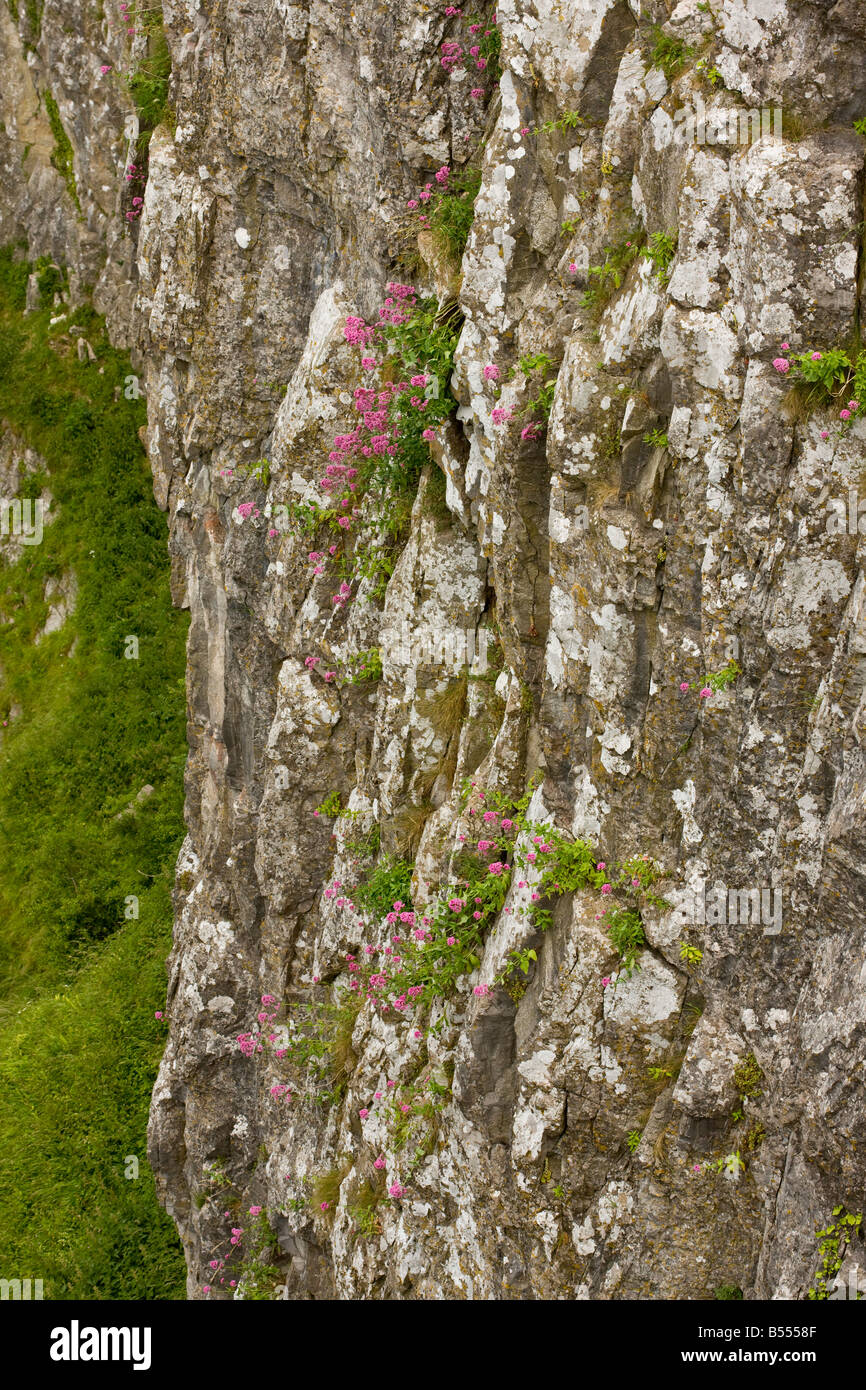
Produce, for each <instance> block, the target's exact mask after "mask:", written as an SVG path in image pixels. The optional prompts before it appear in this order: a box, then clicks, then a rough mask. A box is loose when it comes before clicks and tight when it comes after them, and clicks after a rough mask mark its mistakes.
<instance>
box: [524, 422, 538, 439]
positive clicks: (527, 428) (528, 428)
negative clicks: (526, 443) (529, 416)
mask: <svg viewBox="0 0 866 1390" xmlns="http://www.w3.org/2000/svg"><path fill="white" fill-rule="evenodd" d="M520 438H521V439H537V438H538V430H537V428H536V426H535V425H524V426H523V429H522V430H521V431H520Z"/></svg>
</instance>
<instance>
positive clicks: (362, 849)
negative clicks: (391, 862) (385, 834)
mask: <svg viewBox="0 0 866 1390" xmlns="http://www.w3.org/2000/svg"><path fill="white" fill-rule="evenodd" d="M381 843H382V832H381V829H380V827H379V825H378V824H374V825H372V826H371V828H370V829H369V830H368V831H367V834H366V835H362V836H361V837H360V838H359V839H357V840H356V839H351V840H346V842H345V849H346V851H347V853H349V854H357V855H359V856H360V857H361V858H362V859H372V858H375V856H376V855H377V854H378V853H379V846H380V845H381Z"/></svg>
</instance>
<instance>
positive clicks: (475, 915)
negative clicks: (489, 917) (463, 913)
mask: <svg viewBox="0 0 866 1390" xmlns="http://www.w3.org/2000/svg"><path fill="white" fill-rule="evenodd" d="M472 916H473V917H474V918H475V921H476V922H480V921H481V913H480V912H477V911H476V912H473V914H472Z"/></svg>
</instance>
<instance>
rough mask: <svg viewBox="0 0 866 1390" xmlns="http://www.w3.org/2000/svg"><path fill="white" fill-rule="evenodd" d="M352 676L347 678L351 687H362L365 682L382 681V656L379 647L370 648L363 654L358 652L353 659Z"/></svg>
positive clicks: (350, 668)
mask: <svg viewBox="0 0 866 1390" xmlns="http://www.w3.org/2000/svg"><path fill="white" fill-rule="evenodd" d="M349 670H350V674H349V675H348V676H347V677H346V680H347V683H348V684H349V685H361V684H362V682H364V681H380V680H381V679H382V654H381V652H380V651H379V648H378V647H370V648H369V649H368V650H366V651H363V652H356V653H355V655H354V656H353V657H352V660H351V663H350V666H349Z"/></svg>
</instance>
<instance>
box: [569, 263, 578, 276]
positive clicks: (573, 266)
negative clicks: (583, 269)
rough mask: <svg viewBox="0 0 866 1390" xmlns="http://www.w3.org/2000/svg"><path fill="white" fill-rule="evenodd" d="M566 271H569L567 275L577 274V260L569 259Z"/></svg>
mask: <svg viewBox="0 0 866 1390" xmlns="http://www.w3.org/2000/svg"><path fill="white" fill-rule="evenodd" d="M568 273H569V275H576V274H577V261H569V263H568Z"/></svg>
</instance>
